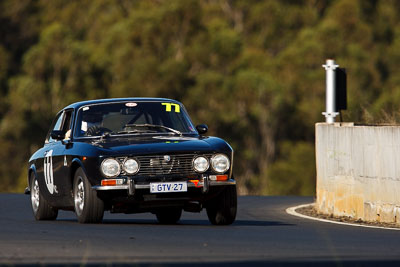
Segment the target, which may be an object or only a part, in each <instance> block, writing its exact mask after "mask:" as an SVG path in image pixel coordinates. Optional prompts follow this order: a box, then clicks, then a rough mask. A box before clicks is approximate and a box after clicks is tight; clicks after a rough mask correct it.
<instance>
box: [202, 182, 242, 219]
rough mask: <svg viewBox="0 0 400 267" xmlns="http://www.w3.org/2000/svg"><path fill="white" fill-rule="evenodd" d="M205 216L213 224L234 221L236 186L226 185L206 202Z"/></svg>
mask: <svg viewBox="0 0 400 267" xmlns="http://www.w3.org/2000/svg"><path fill="white" fill-rule="evenodd" d="M206 209H207V216H208V219H209V220H210V222H211V223H212V224H214V225H229V224H232V223H233V222H234V221H235V218H236V211H237V193H236V186H227V187H226V188H224V189H223V191H222V192H221V193H220V194H219V195H218V196H216V197H215V198H214V199H212V200H211V201H209V202H208V203H207V207H206Z"/></svg>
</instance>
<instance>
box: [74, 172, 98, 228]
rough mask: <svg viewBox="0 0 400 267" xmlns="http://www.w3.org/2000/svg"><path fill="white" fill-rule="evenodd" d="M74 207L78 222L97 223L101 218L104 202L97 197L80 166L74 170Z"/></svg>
mask: <svg viewBox="0 0 400 267" xmlns="http://www.w3.org/2000/svg"><path fill="white" fill-rule="evenodd" d="M74 207H75V213H76V216H77V217H78V221H79V222H80V223H99V222H101V221H102V220H103V215H104V202H103V200H101V199H100V198H98V197H97V192H96V190H94V189H92V187H91V184H90V182H89V180H88V179H87V177H86V174H85V172H84V171H83V170H82V168H79V169H78V170H77V171H76V172H75V177H74Z"/></svg>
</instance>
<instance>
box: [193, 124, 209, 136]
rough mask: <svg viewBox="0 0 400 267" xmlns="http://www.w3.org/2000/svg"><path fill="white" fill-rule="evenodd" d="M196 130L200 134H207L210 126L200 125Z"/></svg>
mask: <svg viewBox="0 0 400 267" xmlns="http://www.w3.org/2000/svg"><path fill="white" fill-rule="evenodd" d="M196 130H197V131H198V132H199V134H205V133H206V132H207V131H208V126H207V125H205V124H200V125H197V126H196Z"/></svg>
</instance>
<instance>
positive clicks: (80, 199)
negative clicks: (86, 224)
mask: <svg viewBox="0 0 400 267" xmlns="http://www.w3.org/2000/svg"><path fill="white" fill-rule="evenodd" d="M74 191H75V194H74V201H75V212H76V213H77V214H78V215H81V214H82V211H83V206H84V204H85V188H84V185H83V180H82V178H81V177H79V180H78V183H77V185H76V187H75V190H74Z"/></svg>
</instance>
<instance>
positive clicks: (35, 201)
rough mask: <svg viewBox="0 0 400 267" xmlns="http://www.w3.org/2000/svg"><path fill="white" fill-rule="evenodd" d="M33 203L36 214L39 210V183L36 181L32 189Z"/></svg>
mask: <svg viewBox="0 0 400 267" xmlns="http://www.w3.org/2000/svg"><path fill="white" fill-rule="evenodd" d="M31 202H32V208H33V211H34V212H35V213H36V212H37V210H38V208H39V183H38V181H37V180H36V179H35V182H34V184H33V186H32V188H31Z"/></svg>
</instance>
